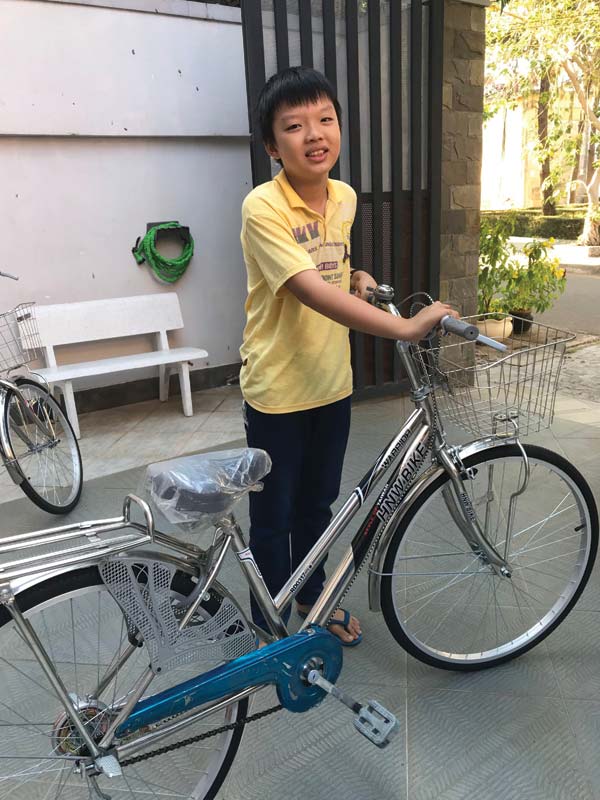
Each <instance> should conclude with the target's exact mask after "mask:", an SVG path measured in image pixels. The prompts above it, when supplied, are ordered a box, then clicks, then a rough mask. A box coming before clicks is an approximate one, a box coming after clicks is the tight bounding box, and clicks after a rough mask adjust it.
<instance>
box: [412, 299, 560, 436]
mask: <svg viewBox="0 0 600 800" xmlns="http://www.w3.org/2000/svg"><path fill="white" fill-rule="evenodd" d="M485 316H491V315H484V318H485ZM495 316H496V315H495ZM496 318H497V317H496ZM464 319H465V321H466V322H469V323H471V324H473V325H477V326H478V327H479V328H480V332H482V333H483V332H484V331H482V330H481V328H482V318H481V317H465V318H464ZM514 319H517V321H519V318H515V317H512V316H509V315H508V314H507V315H505V316H504V318H503V319H502V320H501V321H500V330H499V333H495V334H491V336H492V337H493V338H495V339H498V340H499V341H501V342H502V343H503V344H505V345H506V346H507V347H508V350H506V351H505V352H504V353H501V352H499V351H497V350H493V349H492V348H490V347H487V346H486V345H481V344H479V343H477V342H465V340H464V339H461V338H460V337H458V336H455V335H453V334H450V335H449V336H444V337H441V338H440V339H439V340H438V342H439V344H438V346H437V347H432V348H424V347H421V346H414V347H413V348H411V351H412V352H411V357H412V359H413V361H414V362H415V364H416V366H417V368H418V370H419V372H420V374H421V375H422V377H423V379H424V380H425V382H426V383H427V384H428V385H429V386H430V387H431V388H432V389H433V390H434V392H435V396H436V401H437V406H438V410H439V412H440V416H441V418H442V419H443V420H450V421H452V422H454V423H455V424H456V425H458V426H459V427H461V428H463V429H464V430H466V431H468V432H469V433H471V434H473V435H474V436H476V437H482V436H491V435H506V434H510V435H514V433H515V426H517V427H518V434H519V436H520V437H523V436H527V435H528V434H530V433H536V432H537V431H540V430H541V429H542V428H548V427H549V426H550V425H551V424H552V419H553V417H554V403H555V398H556V390H557V388H558V379H559V376H560V369H561V365H562V362H563V358H564V354H565V349H566V345H567V342H570V341H571V340H572V339H574V338H575V334H573V333H569V332H567V331H562V330H558V329H556V328H551V327H549V326H547V325H541V324H539V323H531V327H530V328H529V329H528V330H527V331H524V332H522V333H514V332H513V325H512V322H513V320H514ZM520 321H521V322H522V323H528V322H529V320H520ZM516 327H521V326H519V325H517V326H516Z"/></svg>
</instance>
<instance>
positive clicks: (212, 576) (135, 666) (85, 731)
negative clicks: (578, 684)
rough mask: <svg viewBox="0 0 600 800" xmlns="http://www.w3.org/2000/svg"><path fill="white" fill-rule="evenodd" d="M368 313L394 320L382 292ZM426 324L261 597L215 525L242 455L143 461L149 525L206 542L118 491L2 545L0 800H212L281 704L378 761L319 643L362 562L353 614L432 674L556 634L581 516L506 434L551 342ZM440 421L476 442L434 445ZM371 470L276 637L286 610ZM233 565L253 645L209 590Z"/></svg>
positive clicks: (533, 397) (558, 469) (535, 454)
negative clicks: (113, 505)
mask: <svg viewBox="0 0 600 800" xmlns="http://www.w3.org/2000/svg"><path fill="white" fill-rule="evenodd" d="M375 298H376V301H377V302H378V303H379V304H380V305H382V306H385V307H386V308H387V309H388V310H389V311H390V312H391V313H398V311H397V309H396V307H395V306H394V305H393V304H392V294H391V290H389V289H388V288H387V287H379V288H378V289H377V291H376V293H375ZM442 328H444V329H445V330H451V331H452V334H451V336H450V337H448V338H447V339H446V338H444V337H442V339H441V340H435V339H432V340H431V341H430V342H429V344H428V345H427V346H414V345H409V344H406V343H402V342H400V343H398V345H397V348H398V352H399V356H400V358H401V360H402V363H403V366H404V368H405V370H406V373H407V375H408V378H409V381H410V384H411V387H412V393H411V397H412V400H413V402H414V405H415V410H414V411H413V412H412V414H411V415H410V416H409V418H408V419H407V420H406V421H405V422H404V423H403V424H402V425H401V427H400V430H399V431H398V433H397V434H396V435H395V436H394V437H393V438H392V440H391V441H390V442H389V444H388V445H387V446H386V447H385V448H384V449H383V450H382V451H381V453H380V454H379V456H378V457H377V459H376V461H375V463H374V464H373V466H372V467H371V468H370V469H369V470H368V471H367V472H366V474H365V475H364V477H363V478H362V480H361V481H360V482H359V484H358V485H357V486H356V488H355V489H354V490H353V491H352V492H351V494H350V495H349V497H348V498H347V499H346V501H345V502H344V504H343V505H342V507H341V509H340V510H339V512H338V513H337V514H336V515H335V517H334V518H333V519H332V521H331V524H330V525H329V526H328V528H327V530H326V531H325V532H324V533H323V535H322V537H321V538H320V539H319V541H318V542H317V543H316V544H315V546H314V547H313V549H312V550H311V551H310V553H308V555H307V556H306V558H305V559H304V561H303V562H302V564H301V565H300V566H299V567H298V569H297V570H296V571H295V572H294V574H293V575H292V576H291V577H290V578H289V580H288V581H287V583H286V584H285V586H283V587H282V589H281V590H280V591H279V592H278V594H277V595H276V597H275V598H272V597H271V596H270V594H269V593H268V591H267V589H266V587H265V584H264V582H263V580H262V577H261V574H260V571H259V570H258V568H257V566H256V563H255V561H254V558H253V556H252V553H251V551H250V549H249V548H248V547H247V546H246V543H245V541H244V538H243V535H242V531H241V529H240V528H239V526H238V524H237V522H236V520H235V517H234V515H233V511H232V509H233V506H234V504H235V502H237V500H239V499H240V497H242V496H243V495H244V494H246V493H247V492H248V491H252V490H256V489H258V488H259V486H260V481H261V479H262V478H263V477H264V475H265V474H266V473H267V472H268V470H269V467H270V463H269V459H268V456H267V454H266V453H264V452H263V451H259V450H251V449H246V450H241V451H231V452H226V453H213V454H208V455H204V456H191V457H187V458H182V459H175V460H174V461H171V462H164V463H161V464H155V465H150V467H148V470H147V472H146V477H145V489H146V492H147V496H148V497H149V499H150V501H151V503H152V505H153V506H154V513H159V514H161V515H162V516H163V517H165V518H166V519H167V520H168V521H169V522H170V523H171V524H173V525H174V526H175V527H176V530H177V531H179V532H181V531H186V532H187V536H188V538H189V537H190V536H194V535H195V534H194V531H195V530H197V526H198V525H199V524H201V523H202V521H203V520H206V519H212V520H213V521H214V523H215V529H214V534H213V537H212V540H211V542H210V544H208V545H207V546H206V547H203V548H201V547H199V546H198V544H194V543H186V542H185V541H183V538H182V537H181V533H179V535H177V534H175V535H172V534H166V533H162V532H160V531H159V530H157V529H156V528H155V521H154V514H153V511H152V509H151V507H150V505H149V504H148V503H147V502H146V501H145V500H144V499H142V498H140V497H137V496H134V495H128V496H127V497H126V498H125V501H124V506H123V513H122V515H121V516H119V517H115V518H111V519H104V520H96V521H89V522H84V523H79V524H72V525H66V526H62V527H58V528H54V529H48V530H43V531H38V532H33V533H27V534H22V535H16V536H10V537H8V538H5V539H3V540H2V543H0V554H2V556H4V557H8V558H9V560H8V561H4V563H2V564H1V565H0V580H1V584H0V654H3V655H2V656H1V657H0V675H1V680H0V707H1V709H2V711H1V713H0V715H1V722H2V725H0V772H1V774H0V800H2V798H5V797H8V796H9V795H10V797H11V800H25V798H27V800H29V798H31V797H32V796H34V795H33V793H34V791H35V792H36V794H35V796H36V797H38V796H39V797H40V798H41V797H53V798H62V800H67V798H68V799H69V800H71V798H73V799H74V800H79V799H80V798H87V799H88V800H98V799H99V798H102V799H103V800H106V799H107V798H110V797H112V798H116V797H132V798H141V797H142V796H144V797H147V796H164V795H168V796H170V797H181V798H193V800H200V799H201V798H202V799H203V800H210V798H214V796H215V794H216V793H217V791H218V789H219V787H220V786H221V784H222V782H223V780H224V778H225V776H226V774H227V772H228V770H229V768H230V766H231V764H232V761H233V759H234V757H235V754H236V751H237V749H238V746H239V743H240V739H241V736H242V731H243V729H244V726H245V725H247V724H250V723H252V722H253V721H254V720H255V719H257V718H259V717H262V716H265V715H266V714H270V713H275V712H276V711H278V710H279V709H280V708H281V707H283V708H285V709H287V710H289V711H293V712H302V711H305V710H307V709H309V708H312V707H313V706H315V705H317V704H318V703H320V702H321V701H322V700H323V698H324V697H325V696H326V695H327V694H328V693H329V694H331V695H332V696H334V697H336V698H337V699H338V700H341V701H342V702H343V703H344V704H345V705H347V706H349V707H350V708H351V710H352V711H353V713H354V714H355V719H354V725H355V727H356V729H357V730H358V731H359V732H360V733H361V734H362V735H364V736H366V737H367V738H368V739H369V740H370V741H371V742H373V743H374V744H376V745H377V746H379V747H383V746H385V745H386V744H387V743H388V742H389V741H390V739H391V738H392V737H393V735H394V733H395V732H396V730H397V721H396V720H395V718H394V716H393V714H391V713H390V712H389V711H388V710H386V709H385V708H384V707H383V706H381V705H380V704H378V703H377V702H375V701H373V700H370V701H368V703H366V704H362V703H359V702H358V701H356V700H355V699H354V698H352V697H349V696H348V695H347V694H346V693H345V692H343V691H342V690H341V689H339V688H338V687H337V686H336V685H335V682H336V680H337V678H338V676H339V674H340V671H341V667H342V647H341V644H340V641H339V639H337V637H335V636H333V635H332V634H330V633H329V632H328V631H327V630H326V627H325V626H326V624H327V622H328V620H329V619H330V618H331V615H332V614H333V612H334V611H335V609H336V608H337V607H338V606H339V604H340V603H341V601H342V599H343V597H344V596H345V595H346V593H347V592H348V590H349V589H350V587H351V586H352V584H353V582H354V579H355V577H356V575H357V573H358V572H359V570H360V569H361V567H362V565H363V563H365V562H368V563H369V592H370V601H371V607H372V608H374V609H381V610H382V611H383V614H384V618H385V620H386V623H387V625H388V627H389V629H390V632H391V633H392V635H393V636H394V637H395V638H396V640H397V641H398V642H399V643H400V644H401V645H402V646H403V647H405V648H406V649H407V650H408V651H409V652H411V653H412V654H413V655H414V656H416V657H417V658H419V659H421V660H422V661H425V662H427V663H429V664H433V665H435V666H437V667H441V668H446V669H457V670H472V669H479V668H488V667H493V666H495V665H497V664H500V663H502V662H504V661H507V660H508V659H511V658H514V657H516V656H519V655H521V654H522V653H524V652H526V651H527V650H529V649H530V648H531V647H533V646H535V645H536V644H537V643H539V642H540V641H542V639H544V638H545V637H546V636H547V635H548V634H549V633H550V632H551V631H552V630H554V629H555V628H556V626H557V625H559V624H560V623H561V622H562V621H563V620H564V619H565V617H566V616H567V614H568V613H569V611H570V610H571V609H572V608H573V606H574V604H575V602H576V601H577V598H578V597H579V595H580V594H581V592H582V590H583V588H584V586H585V584H586V582H587V580H588V578H589V575H590V572H591V569H592V566H593V563H594V559H595V556H596V550H597V546H598V515H597V511H596V507H595V503H594V499H593V496H592V493H591V491H590V489H589V487H588V485H587V484H586V482H585V480H584V479H583V478H582V476H581V475H580V474H579V472H578V471H577V470H576V469H575V468H574V467H573V466H572V465H571V464H569V463H568V462H567V461H566V460H565V459H564V458H562V457H561V456H559V455H557V454H556V453H552V452H551V451H549V450H545V449H544V448H541V447H537V446H526V445H523V444H522V443H521V441H520V438H519V435H520V433H521V432H522V430H527V431H529V432H531V431H532V430H537V429H538V427H541V426H542V425H546V424H548V423H549V422H550V421H551V417H552V413H553V398H554V393H555V391H556V383H557V380H558V375H559V371H560V363H561V360H562V356H563V354H564V348H565V343H566V341H567V340H568V338H569V337H568V335H566V334H564V333H563V332H561V331H556V330H554V329H551V328H547V327H546V326H535V325H534V326H532V330H530V332H529V334H528V335H527V336H526V337H524V338H518V337H513V338H512V339H510V340H509V341H508V345H495V346H497V347H500V348H502V347H504V349H505V352H503V353H501V354H500V355H498V354H493V355H489V353H491V351H487V350H484V348H482V347H480V345H479V344H477V333H478V332H477V329H476V327H474V326H473V325H472V324H471V322H470V321H469V320H466V321H463V322H459V321H454V320H449V319H446V320H443V321H442ZM459 336H460V337H462V338H459ZM479 341H481V339H480V340H479ZM506 348H508V349H506ZM442 414H443V415H445V416H446V417H447V418H448V417H449V418H451V419H458V420H461V421H463V422H465V423H467V424H468V425H469V426H470V427H471V429H472V430H477V432H478V433H477V434H476V435H477V436H479V438H477V439H475V441H472V442H470V443H468V444H466V445H462V446H450V445H449V444H448V443H447V441H446V434H445V432H444V428H443V426H442V423H441V416H442ZM521 425H522V427H521ZM481 426H484V427H485V426H487V428H488V429H489V430H487V431H486V430H484V433H483V435H482V434H481ZM428 459H430V463H429V461H428ZM385 475H389V477H388V478H387V479H386V482H385V484H384V486H383V488H382V489H381V490H380V491H379V492H378V495H377V499H376V501H375V503H374V505H373V506H372V508H371V509H370V511H369V512H368V513H367V515H366V517H365V519H364V521H363V522H362V524H361V525H360V527H359V529H358V531H357V533H356V534H355V536H354V537H353V539H352V542H351V545H350V547H349V548H348V549H347V551H346V552H345V554H344V555H343V556H342V558H341V560H340V562H339V563H338V565H337V566H336V567H335V568H334V569H333V572H332V573H331V575H330V577H329V579H328V581H327V583H326V585H325V587H324V589H323V592H322V594H321V596H320V598H319V599H318V601H317V602H316V603H315V605H314V606H313V608H312V610H311V612H310V613H309V615H308V617H307V619H306V620H305V621H304V623H303V624H302V626H301V628H300V630H299V631H298V632H297V633H294V634H290V633H289V632H288V630H287V628H286V625H285V624H284V622H283V619H282V617H281V614H282V612H283V611H284V609H285V608H286V607H287V606H288V605H289V604H290V603H291V602H292V600H293V598H294V596H295V594H296V593H297V591H298V589H299V587H300V586H301V585H302V583H303V581H304V580H306V578H307V576H308V575H309V574H310V573H311V571H312V570H313V569H314V567H315V565H316V564H317V563H318V562H319V560H320V559H321V558H322V557H323V556H324V555H325V554H326V553H327V552H328V551H329V550H330V548H331V547H332V545H333V544H334V542H335V541H336V540H337V539H338V538H339V536H340V535H341V533H342V532H343V531H344V530H345V528H346V527H347V525H348V523H349V522H350V520H351V519H352V518H353V517H354V516H355V515H356V514H357V513H358V511H359V510H360V509H361V508H362V507H363V506H364V504H365V502H366V500H367V497H368V496H369V495H370V494H371V493H372V492H373V491H374V489H375V486H376V485H377V483H378V482H379V481H380V480H381V479H382V478H383V477H384V476H385ZM136 509H137V510H138V511H137V513H136V512H135V510H136ZM140 513H141V514H142V515H143V519H142V518H140V517H139V514H140ZM23 547H26V548H28V551H29V555H28V556H24V554H23ZM49 548H50V551H49ZM229 551H232V552H233V553H234V554H235V556H236V559H237V561H238V563H239V565H240V568H241V571H242V574H243V575H244V577H245V580H246V581H247V583H248V584H249V586H250V589H251V590H252V592H253V593H254V595H255V597H256V599H257V602H258V603H259V605H260V606H261V608H262V611H263V614H264V616H265V619H266V620H267V624H268V628H269V630H268V631H264V630H260V629H259V628H257V627H256V626H253V625H252V624H251V623H250V622H249V621H248V620H247V619H246V617H245V615H244V613H243V611H242V610H241V609H240V607H239V604H238V603H237V602H236V600H235V598H234V597H233V596H232V595H231V593H230V592H229V591H228V590H227V589H226V588H225V587H224V586H222V585H221V584H220V583H219V582H218V581H217V577H218V574H219V571H220V569H221V566H222V564H223V561H224V558H225V556H226V554H227V553H228V552H229ZM11 559H12V560H11ZM260 640H262V642H261V643H262V644H264V645H265V646H264V647H261V648H259V647H258V645H259V641H260ZM5 654H6V655H5ZM267 685H274V686H275V687H276V689H277V694H278V699H279V704H278V705H276V706H274V707H273V708H270V709H266V710H265V711H264V712H260V713H258V714H252V715H250V716H248V699H249V697H250V696H251V695H252V694H254V693H255V692H257V691H259V690H260V689H262V688H264V687H265V686H267ZM140 765H143V766H140Z"/></svg>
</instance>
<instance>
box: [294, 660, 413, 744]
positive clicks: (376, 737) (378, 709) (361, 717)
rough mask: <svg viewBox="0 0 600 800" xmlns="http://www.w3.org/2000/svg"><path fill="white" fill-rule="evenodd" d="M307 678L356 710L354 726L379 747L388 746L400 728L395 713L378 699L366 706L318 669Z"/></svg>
mask: <svg viewBox="0 0 600 800" xmlns="http://www.w3.org/2000/svg"><path fill="white" fill-rule="evenodd" d="M306 678H307V680H308V682H309V683H312V684H314V685H316V686H319V687H320V688H321V689H323V691H325V692H328V693H329V694H330V695H331V696H332V697H335V699H336V700H339V701H340V703H343V704H344V705H345V706H347V707H348V708H349V709H350V710H351V711H354V713H355V714H356V719H355V720H354V727H355V728H356V730H357V731H358V732H359V733H360V734H362V735H363V736H364V737H366V738H367V739H368V740H369V741H370V742H373V744H374V745H376V746H377V747H387V745H388V744H389V743H390V741H391V740H392V739H393V738H394V736H395V735H396V734H397V733H398V731H399V730H400V723H399V722H398V720H397V719H396V717H395V716H394V714H392V712H391V711H388V709H387V708H385V706H382V705H381V703H378V702H377V701H376V700H369V701H368V703H367V705H366V706H364V705H362V704H361V703H359V702H358V701H357V700H355V699H354V698H353V697H350V695H349V694H346V692H344V691H343V690H342V689H340V688H339V687H337V686H335V685H334V684H333V683H330V682H329V681H328V680H326V679H325V678H324V677H323V676H322V675H321V673H320V672H319V670H317V669H311V670H310V671H309V672H308V674H307V675H306Z"/></svg>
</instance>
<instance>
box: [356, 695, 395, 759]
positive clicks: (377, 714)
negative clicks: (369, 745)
mask: <svg viewBox="0 0 600 800" xmlns="http://www.w3.org/2000/svg"><path fill="white" fill-rule="evenodd" d="M354 727H355V728H356V730H357V731H358V732H359V733H361V734H362V735H363V736H365V737H366V738H367V739H368V740H369V741H370V742H373V744H374V745H376V746H377V747H387V746H388V744H389V743H390V741H391V740H392V739H393V738H394V736H396V734H397V733H398V732H399V730H400V723H399V722H398V720H397V719H396V717H395V716H394V714H392V712H391V711H388V709H387V708H385V706H382V705H381V703H378V702H377V701H376V700H369V701H368V703H367V705H366V706H362V707H361V709H360V711H359V712H358V716H357V717H356V719H355V720H354Z"/></svg>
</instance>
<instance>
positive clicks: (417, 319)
mask: <svg viewBox="0 0 600 800" xmlns="http://www.w3.org/2000/svg"><path fill="white" fill-rule="evenodd" d="M448 315H449V316H451V317H454V318H455V319H458V318H459V316H460V315H459V313H458V311H456V309H454V308H452V306H449V305H448V304H447V303H442V302H440V301H439V300H437V301H436V302H435V303H432V304H431V305H430V306H425V308H422V309H421V310H420V311H419V312H418V314H415V316H414V317H412V318H411V320H410V321H411V322H412V323H413V324H414V326H415V333H414V336H411V339H412V341H415V342H417V341H420V340H421V339H423V338H425V336H427V334H428V333H429V332H430V331H433V330H434V329H435V328H437V326H438V325H439V324H440V322H441V320H442V319H443V318H444V317H445V316H448Z"/></svg>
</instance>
